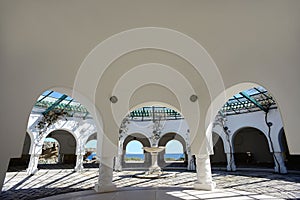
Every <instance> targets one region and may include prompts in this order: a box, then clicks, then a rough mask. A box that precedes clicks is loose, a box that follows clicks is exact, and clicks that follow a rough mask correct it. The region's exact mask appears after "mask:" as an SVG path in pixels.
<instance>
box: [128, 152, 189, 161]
mask: <svg viewBox="0 0 300 200" xmlns="http://www.w3.org/2000/svg"><path fill="white" fill-rule="evenodd" d="M125 157H126V158H140V159H145V156H144V154H126V155H125ZM182 157H183V158H184V154H182V153H168V154H165V159H167V158H172V159H175V160H176V159H179V158H182Z"/></svg>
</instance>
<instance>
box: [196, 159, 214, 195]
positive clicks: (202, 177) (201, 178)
mask: <svg viewBox="0 0 300 200" xmlns="http://www.w3.org/2000/svg"><path fill="white" fill-rule="evenodd" d="M196 163H197V165H196V170H197V182H196V183H195V184H194V188H195V189H197V190H213V189H214V188H215V187H216V184H215V182H213V181H212V174H211V166H210V159H209V155H208V154H197V155H196Z"/></svg>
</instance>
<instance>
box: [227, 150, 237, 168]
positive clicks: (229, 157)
mask: <svg viewBox="0 0 300 200" xmlns="http://www.w3.org/2000/svg"><path fill="white" fill-rule="evenodd" d="M226 159H227V167H226V168H227V171H233V172H234V171H236V165H235V161H234V156H233V152H230V153H226Z"/></svg>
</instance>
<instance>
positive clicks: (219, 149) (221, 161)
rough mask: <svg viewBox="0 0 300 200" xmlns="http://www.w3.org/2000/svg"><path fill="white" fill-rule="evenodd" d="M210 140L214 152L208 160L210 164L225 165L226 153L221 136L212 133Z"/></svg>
mask: <svg viewBox="0 0 300 200" xmlns="http://www.w3.org/2000/svg"><path fill="white" fill-rule="evenodd" d="M212 140H213V144H214V147H213V148H214V154H213V155H211V156H210V162H211V165H212V166H226V162H227V161H226V154H225V152H224V143H223V140H222V138H221V137H220V136H219V135H218V134H216V133H215V132H213V133H212Z"/></svg>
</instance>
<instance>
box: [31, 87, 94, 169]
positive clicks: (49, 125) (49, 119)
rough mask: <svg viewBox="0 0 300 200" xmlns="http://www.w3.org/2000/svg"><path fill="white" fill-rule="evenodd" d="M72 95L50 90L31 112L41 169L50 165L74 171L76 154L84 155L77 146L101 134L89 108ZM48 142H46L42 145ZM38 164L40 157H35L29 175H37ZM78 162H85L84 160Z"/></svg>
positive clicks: (59, 89)
mask: <svg viewBox="0 0 300 200" xmlns="http://www.w3.org/2000/svg"><path fill="white" fill-rule="evenodd" d="M55 90H58V91H62V93H61V92H57V91H55ZM67 94H68V95H67ZM71 94H72V91H71V90H70V89H67V88H55V89H54V90H47V91H45V92H43V93H42V94H41V95H40V96H39V97H38V99H37V100H36V102H35V104H34V106H33V108H32V110H31V113H30V117H29V120H28V125H27V126H28V130H29V131H30V133H32V139H33V140H34V145H33V146H32V148H31V150H32V154H34V155H39V154H40V153H42V155H40V158H39V166H38V167H39V168H48V167H50V164H51V167H55V168H73V167H74V165H75V164H76V158H77V155H76V154H78V155H80V156H81V155H82V154H83V152H79V151H81V147H80V148H79V147H78V149H76V148H77V143H78V144H84V142H85V141H86V138H87V137H88V136H89V135H91V134H92V133H95V132H96V131H97V130H96V129H97V128H96V125H95V123H94V121H93V118H92V116H91V114H90V113H89V112H88V110H87V109H86V108H85V106H83V105H82V104H81V103H80V102H78V101H76V100H75V99H74V98H72V97H71V96H70V95H71ZM80 99H81V100H82V99H83V100H84V97H81V96H80ZM87 127H88V128H87ZM83 130H85V131H83ZM70 131H72V133H71V132H70ZM49 138H52V139H54V140H56V142H54V141H52V143H53V144H50V143H51V141H50V139H49ZM44 140H45V143H44V144H41V143H42V142H43V141H44ZM77 140H78V141H77ZM47 143H48V144H47ZM58 144H59V145H58ZM55 148H56V150H55ZM51 149H52V150H51ZM76 150H78V152H76ZM48 151H49V152H48ZM55 151H57V152H55ZM46 153H47V155H46ZM50 155H51V156H52V158H53V159H52V160H51V156H50ZM78 158H79V157H78ZM37 163H38V160H36V157H32V156H31V158H30V163H29V165H28V170H27V171H28V173H35V169H36V168H37V166H36V165H37ZM78 163H81V160H80V159H79V160H78ZM54 165H55V166H54Z"/></svg>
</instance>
